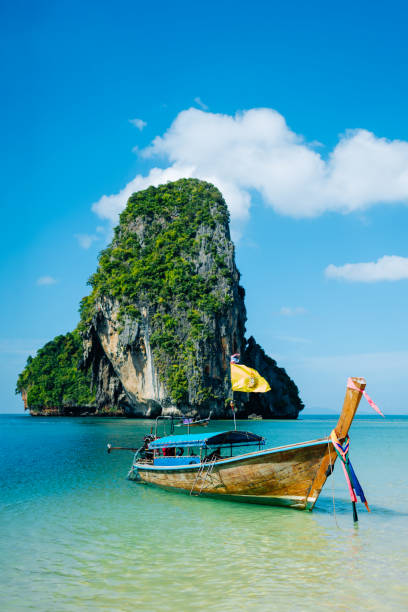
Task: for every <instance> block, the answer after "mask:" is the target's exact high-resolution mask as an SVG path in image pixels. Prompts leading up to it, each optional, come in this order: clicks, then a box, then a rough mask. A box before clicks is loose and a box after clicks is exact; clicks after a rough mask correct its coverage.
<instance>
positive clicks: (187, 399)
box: [81, 179, 303, 418]
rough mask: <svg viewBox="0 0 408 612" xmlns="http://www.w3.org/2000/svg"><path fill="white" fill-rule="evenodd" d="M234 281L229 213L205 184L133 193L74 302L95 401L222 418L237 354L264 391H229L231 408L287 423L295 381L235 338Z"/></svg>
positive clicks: (140, 411) (237, 296)
mask: <svg viewBox="0 0 408 612" xmlns="http://www.w3.org/2000/svg"><path fill="white" fill-rule="evenodd" d="M239 278H240V275H239V272H238V270H237V268H236V265H235V258H234V246H233V243H232V241H231V238H230V234H229V217H228V210H227V207H226V204H225V202H224V200H223V198H222V196H221V194H220V192H219V191H218V190H217V189H216V188H215V187H214V186H213V185H210V184H209V183H205V182H202V181H198V180H196V179H188V180H187V179H183V180H180V181H177V182H175V183H169V184H167V185H162V186H159V187H157V188H153V187H150V188H149V189H147V190H145V191H142V192H138V193H136V194H134V195H133V196H132V197H131V198H130V199H129V201H128V204H127V207H126V209H125V210H124V211H123V213H122V215H121V218H120V223H119V226H118V227H117V228H116V230H115V235H114V238H113V241H112V243H111V245H110V246H109V247H108V248H107V249H106V250H105V251H103V252H102V254H101V256H100V260H99V267H98V270H97V272H96V273H95V274H94V275H93V277H91V279H90V284H91V286H92V288H93V289H92V293H91V295H90V296H88V297H87V298H85V299H84V300H83V302H82V307H81V329H82V335H83V342H84V357H83V367H84V368H90V369H91V372H92V380H93V385H94V389H95V391H96V403H97V405H98V406H99V408H100V409H105V408H109V407H113V406H114V407H117V408H122V409H124V410H125V411H126V413H127V414H130V415H133V416H140V417H143V416H147V417H152V416H157V415H159V414H177V415H179V414H186V413H189V414H191V413H193V414H196V415H200V416H206V415H207V414H208V412H209V410H212V411H213V417H223V416H228V417H229V418H230V417H231V414H230V412H229V409H228V408H227V407H226V404H225V400H226V399H227V398H228V397H231V387H230V375H229V358H230V355H231V354H232V353H236V352H239V353H241V355H242V362H243V363H245V364H247V365H250V366H251V365H252V366H253V367H255V368H256V369H257V370H258V371H259V372H260V374H261V375H262V376H265V377H266V378H267V380H268V381H269V383H270V385H271V388H272V391H270V392H268V393H266V394H254V393H252V394H243V393H235V399H237V397H236V396H240V397H239V399H238V400H237V403H238V408H239V412H238V414H239V415H242V416H244V415H246V414H248V413H251V412H256V413H258V414H262V415H263V416H265V417H277V418H284V417H286V418H296V417H297V415H298V412H299V411H300V410H302V407H303V404H302V402H301V400H300V399H299V395H298V390H297V388H296V385H295V384H294V383H293V382H292V381H291V379H290V378H289V377H288V376H287V374H286V372H285V371H284V370H283V369H281V368H278V367H277V365H276V362H275V361H274V360H272V359H271V358H269V357H267V356H266V355H265V353H264V351H263V350H262V349H261V347H260V346H259V345H258V344H256V342H255V341H254V339H253V338H250V339H249V341H247V340H246V339H245V321H246V310H245V304H244V296H245V292H244V289H243V288H242V287H241V286H240V285H239Z"/></svg>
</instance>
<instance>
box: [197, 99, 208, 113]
mask: <svg viewBox="0 0 408 612" xmlns="http://www.w3.org/2000/svg"><path fill="white" fill-rule="evenodd" d="M194 102H195V103H196V104H197V106H199V107H200V108H202V109H203V110H208V106H207V105H206V104H204V102H203V101H202V99H201V98H200V97H199V96H197V97H196V98H194Z"/></svg>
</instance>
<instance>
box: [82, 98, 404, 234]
mask: <svg viewBox="0 0 408 612" xmlns="http://www.w3.org/2000/svg"><path fill="white" fill-rule="evenodd" d="M315 149H316V147H315V144H313V143H311V144H308V143H306V142H305V141H304V139H303V138H302V136H301V135H299V134H296V133H295V132H293V131H292V130H290V129H289V127H288V126H287V124H286V121H285V119H284V117H283V116H282V115H280V114H279V113H278V112H276V111H274V110H273V109H270V108H259V109H251V110H248V111H245V112H239V113H237V114H236V115H234V116H231V115H222V114H215V113H210V112H204V111H203V110H199V109H196V108H190V109H188V110H185V111H182V112H181V113H179V115H178V116H177V117H176V119H175V120H174V122H173V123H172V125H171V126H170V127H169V129H168V130H167V131H166V132H165V133H164V134H163V136H158V137H156V138H155V139H154V140H153V142H152V144H151V145H150V146H149V147H147V148H146V149H144V150H142V151H141V155H142V156H143V157H145V158H154V157H158V158H160V159H161V160H164V163H165V164H166V165H165V167H164V168H159V167H155V168H153V169H151V170H150V172H149V173H148V175H147V176H142V175H138V176H136V177H135V178H134V179H133V180H132V181H131V182H130V183H128V184H127V185H126V186H125V187H124V189H122V190H121V192H120V193H118V194H114V195H110V196H106V195H104V196H102V198H101V199H100V200H99V201H98V202H96V203H95V204H94V205H93V210H94V211H95V212H97V213H98V214H99V215H100V216H101V217H103V218H107V219H110V220H111V221H114V222H116V221H117V215H118V213H119V212H120V211H121V210H122V209H123V208H124V206H125V204H126V201H127V198H128V197H129V195H130V194H131V193H133V192H134V191H137V190H139V189H144V188H146V187H148V186H149V185H159V184H160V183H165V182H166V181H169V180H177V179H179V178H182V177H187V178H188V177H196V178H200V179H203V180H209V181H212V182H213V183H215V185H216V186H217V187H219V188H220V190H221V191H222V193H223V195H224V196H225V199H226V201H227V203H228V206H229V208H230V212H231V219H232V223H233V227H234V226H235V227H236V226H237V224H238V225H239V224H240V223H242V222H244V221H245V220H246V219H247V218H248V215H249V209H250V206H251V192H252V191H256V192H258V193H259V194H260V195H261V196H262V198H263V200H264V202H265V203H266V204H267V205H269V206H271V207H272V208H273V209H274V210H275V211H277V212H278V213H280V214H283V215H289V216H291V217H296V218H301V217H314V216H317V215H320V214H322V213H324V212H326V211H335V212H341V213H348V212H353V211H362V210H364V209H366V208H368V207H370V206H373V205H374V204H378V203H384V204H395V203H404V204H408V142H405V141H399V140H393V141H391V140H387V139H385V138H377V137H376V136H375V135H374V134H373V133H371V132H368V131H366V130H362V129H358V130H352V131H348V132H346V133H345V134H343V135H342V136H341V137H340V138H339V142H338V144H337V145H336V146H335V147H334V149H333V150H332V151H331V153H330V154H329V155H328V157H327V159H325V158H323V157H322V155H321V153H320V152H318V151H316V150H315Z"/></svg>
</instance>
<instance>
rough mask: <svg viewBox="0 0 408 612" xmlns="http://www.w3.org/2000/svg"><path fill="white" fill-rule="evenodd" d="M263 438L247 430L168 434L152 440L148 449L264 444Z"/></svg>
mask: <svg viewBox="0 0 408 612" xmlns="http://www.w3.org/2000/svg"><path fill="white" fill-rule="evenodd" d="M264 444H265V438H264V437H263V436H258V434H254V433H252V432H249V431H239V430H238V431H237V430H229V431H214V432H211V433H210V432H206V433H201V434H185V435H170V436H164V437H163V438H158V439H157V440H153V441H152V442H150V444H149V449H152V450H154V449H159V448H163V447H166V448H177V447H179V448H188V447H200V448H203V447H205V448H208V447H213V446H216V447H221V448H222V447H227V446H255V445H256V446H258V445H262V446H263V445H264Z"/></svg>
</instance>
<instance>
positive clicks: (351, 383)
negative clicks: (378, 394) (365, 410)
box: [347, 378, 385, 418]
mask: <svg viewBox="0 0 408 612" xmlns="http://www.w3.org/2000/svg"><path fill="white" fill-rule="evenodd" d="M347 388H348V389H353V391H359V392H360V393H362V394H363V395H364V397H365V398H366V400H367V402H368V403H369V404H370V406H371V408H373V410H375V411H376V412H378V414H380V415H381V416H382V417H384V415H383V413H382V412H381V410H380V409H379V407H378V406H377V404H375V403H374V402H373V400H372V399H371V397H370V396H369V395H368V393H366V392H365V391H364V390H363V389H359V388H358V387H356V385H355V384H354V382H353V379H352V378H349V379H348V380H347ZM384 418H385V417H384Z"/></svg>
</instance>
